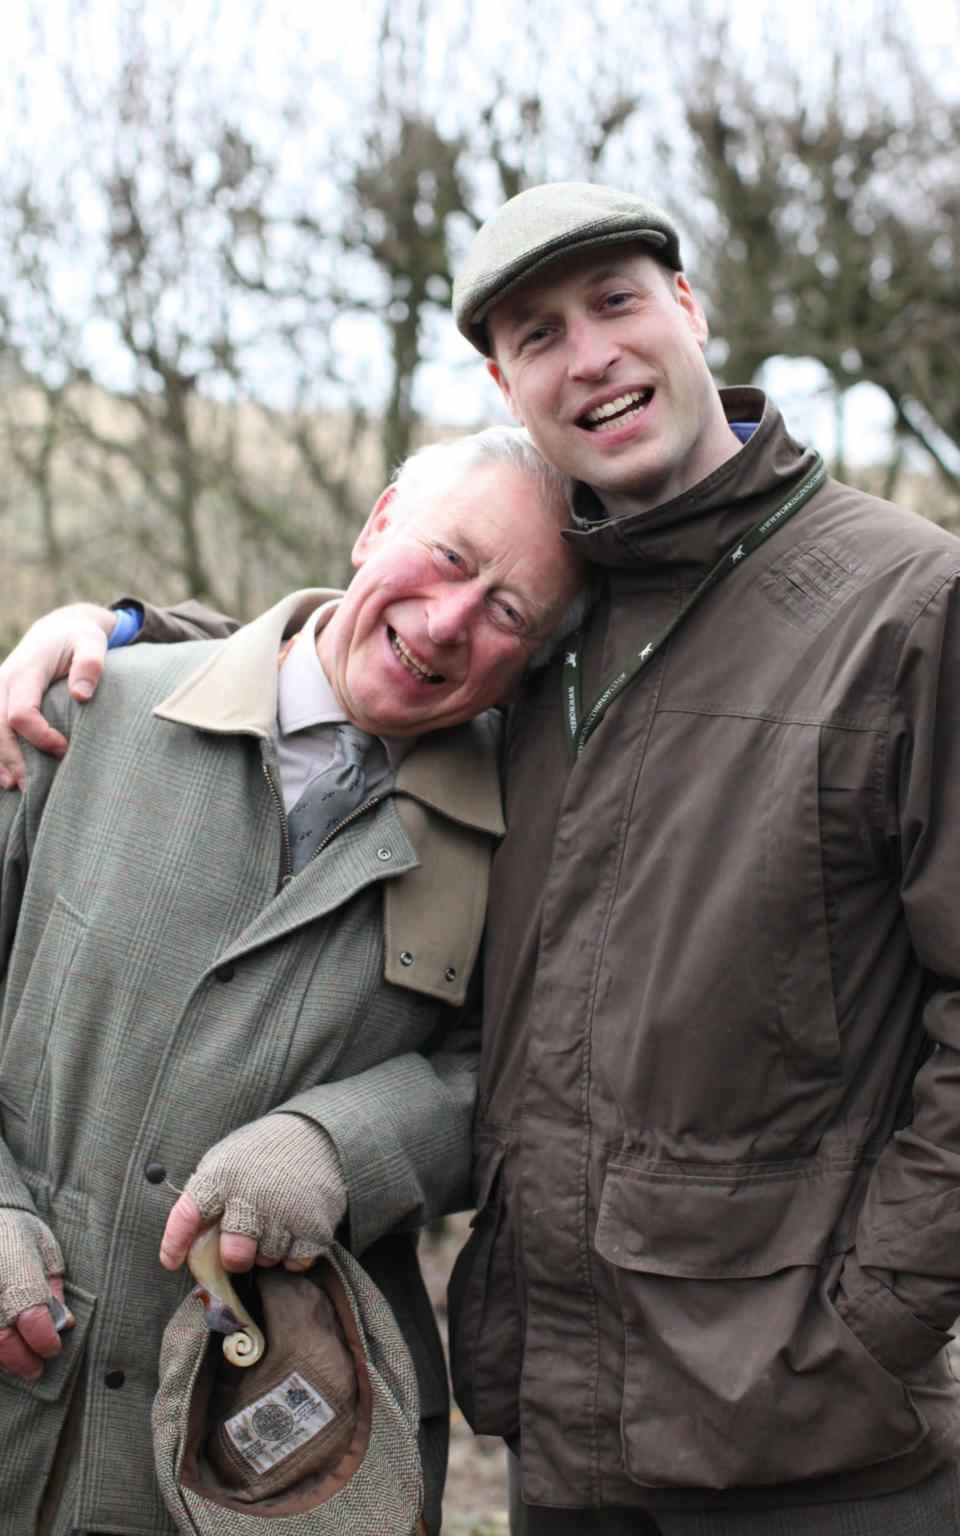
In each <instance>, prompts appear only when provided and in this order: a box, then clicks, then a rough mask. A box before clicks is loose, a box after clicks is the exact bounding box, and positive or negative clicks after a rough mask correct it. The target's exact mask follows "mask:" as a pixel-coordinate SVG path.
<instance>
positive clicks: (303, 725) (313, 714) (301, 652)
mask: <svg viewBox="0 0 960 1536" xmlns="http://www.w3.org/2000/svg"><path fill="white" fill-rule="evenodd" d="M337 606H338V605H337V603H336V602H330V603H322V604H321V605H320V607H319V608H315V609H314V611H313V613H311V615H310V617H309V618H308V619H307V621H306V623H305V624H304V626H303V628H302V629H301V630H300V632H299V634H298V635H297V636H296V637H295V639H294V642H293V644H292V645H291V647H290V649H289V651H288V652H287V655H286V658H285V660H284V662H283V665H282V666H281V668H280V676H279V678H278V681H277V725H278V727H279V730H280V734H281V736H289V735H291V734H292V733H293V732H294V731H304V730H308V729H309V728H310V727H311V726H314V725H340V724H341V723H342V722H343V721H345V720H346V721H348V720H349V716H348V715H346V714H345V713H344V711H343V709H342V707H341V705H340V703H339V701H338V699H337V696H336V694H335V693H334V691H333V689H332V687H331V686H330V682H329V680H328V678H327V674H326V673H325V672H324V670H323V667H322V666H321V665H320V657H319V656H318V655H317V629H318V628H321V629H322V628H323V626H324V625H325V624H328V623H329V621H330V619H331V618H332V617H333V614H334V613H335V611H336V609H337ZM380 740H381V741H382V742H383V745H384V747H385V749H386V753H387V761H388V763H389V764H390V768H391V770H392V771H393V772H396V770H397V769H398V768H399V766H400V764H401V763H402V762H403V759H404V758H405V757H406V755H407V753H408V752H409V751H410V749H411V748H412V747H413V746H414V744H415V742H416V737H415V736H381V737H380Z"/></svg>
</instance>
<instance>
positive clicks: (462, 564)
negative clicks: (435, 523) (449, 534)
mask: <svg viewBox="0 0 960 1536" xmlns="http://www.w3.org/2000/svg"><path fill="white" fill-rule="evenodd" d="M433 558H434V560H436V562H437V564H438V565H439V566H440V567H441V569H442V570H443V571H445V572H447V573H449V572H450V571H465V570H466V568H467V562H466V560H464V558H463V556H462V555H460V554H458V553H457V551H456V550H455V549H451V548H450V546H449V545H448V544H434V545H433Z"/></svg>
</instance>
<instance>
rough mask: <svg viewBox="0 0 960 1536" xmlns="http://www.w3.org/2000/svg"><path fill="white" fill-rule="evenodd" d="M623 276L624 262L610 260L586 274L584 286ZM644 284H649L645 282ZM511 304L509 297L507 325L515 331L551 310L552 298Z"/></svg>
mask: <svg viewBox="0 0 960 1536" xmlns="http://www.w3.org/2000/svg"><path fill="white" fill-rule="evenodd" d="M622 276H623V266H622V264H620V263H617V262H610V263H608V264H607V265H606V266H603V267H600V268H599V270H598V271H596V272H590V273H589V275H587V276H584V278H583V280H582V281H583V287H584V288H585V289H590V288H595V287H599V286H600V284H601V283H609V282H610V280H611V279H612V278H615V277H622ZM631 281H633V282H639V281H640V280H639V279H638V278H633V279H631ZM644 286H648V285H646V284H645V285H644ZM509 306H510V299H509V297H508V298H507V299H505V300H504V308H505V309H506V311H507V313H506V316H505V319H506V327H507V330H508V331H515V330H517V329H518V328H519V327H520V326H523V325H526V324H527V322H528V321H529V320H531V319H533V318H534V317H535V316H537V315H540V314H542V313H543V312H544V311H549V309H550V300H549V299H542V298H541V299H535V298H530V299H528V300H527V301H526V302H524V301H523V300H522V299H521V300H520V301H519V302H517V304H516V308H514V309H513V310H511V309H510V307H509Z"/></svg>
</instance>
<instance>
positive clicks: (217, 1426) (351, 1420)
mask: <svg viewBox="0 0 960 1536" xmlns="http://www.w3.org/2000/svg"><path fill="white" fill-rule="evenodd" d="M256 1285H257V1291H258V1296H259V1306H260V1308H261V1309H262V1316H263V1331H264V1333H265V1335H266V1344H267V1347H266V1352H265V1354H264V1355H263V1357H262V1358H261V1359H259V1360H257V1361H256V1362H255V1363H254V1364H252V1365H251V1366H249V1367H248V1368H246V1369H240V1368H238V1367H237V1366H234V1365H231V1364H230V1363H229V1362H227V1361H226V1360H225V1359H224V1355H223V1350H222V1347H221V1346H222V1339H221V1338H220V1336H219V1335H217V1334H211V1333H210V1332H209V1331H208V1327H207V1321H206V1315H205V1310H204V1306H203V1303H202V1301H201V1300H200V1299H199V1298H198V1296H197V1295H196V1293H195V1292H194V1293H191V1295H190V1296H189V1297H188V1298H187V1299H186V1301H184V1302H183V1303H182V1305H181V1306H180V1307H178V1309H177V1311H176V1312H175V1313H174V1315H173V1317H172V1318H171V1320H170V1322H169V1323H168V1324H167V1328H166V1331H165V1333H164V1336H163V1344H162V1346H161V1350H160V1373H159V1374H160V1383H159V1388H158V1391H157V1395H156V1398H155V1400H154V1405H153V1415H152V1426H153V1449H154V1462H155V1466H156V1473H157V1481H158V1483H159V1485H160V1491H161V1493H162V1494H163V1498H164V1502H165V1503H166V1505H167V1509H168V1510H169V1512H170V1515H171V1516H172V1518H173V1521H174V1524H175V1525H176V1527H177V1530H178V1531H179V1532H182V1533H184V1536H188V1533H189V1536H263V1533H264V1532H265V1531H269V1536H361V1533H362V1536H373V1533H374V1532H378V1531H389V1532H390V1536H414V1533H416V1532H419V1530H420V1528H421V1527H420V1511H421V1508H422V1503H423V1472H422V1468H421V1463H420V1454H419V1450H418V1445H417V1433H418V1430H419V1427H420V1406H419V1394H418V1391H417V1378H416V1372H415V1368H414V1364H413V1360H412V1359H411V1356H410V1352H409V1350H408V1348H407V1345H406V1343H405V1341H404V1338H403V1335H402V1334H401V1332H400V1329H399V1327H398V1324H397V1321H396V1319H395V1318H394V1315H393V1313H392V1312H391V1310H390V1308H389V1306H388V1305H387V1303H386V1301H385V1300H384V1298H383V1296H382V1295H381V1294H380V1292H379V1290H378V1289H377V1287H376V1286H375V1285H374V1282H373V1281H372V1280H371V1278H370V1276H369V1275H368V1274H367V1272H366V1271H365V1270H364V1269H363V1268H362V1267H361V1265H360V1264H358V1263H357V1261H356V1259H354V1258H353V1256H352V1255H351V1254H349V1253H347V1252H346V1250H345V1249H343V1248H340V1247H339V1246H338V1245H337V1244H336V1243H334V1244H332V1245H331V1247H330V1249H329V1250H328V1251H327V1253H326V1254H325V1255H324V1256H323V1257H322V1258H321V1259H320V1260H319V1261H318V1263H317V1265H316V1266H315V1268H314V1269H312V1270H310V1271H309V1272H308V1273H306V1274H293V1273H289V1272H288V1271H286V1270H284V1269H279V1268H278V1269H275V1270H273V1269H264V1270H262V1271H257V1278H256Z"/></svg>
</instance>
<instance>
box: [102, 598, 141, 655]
mask: <svg viewBox="0 0 960 1536" xmlns="http://www.w3.org/2000/svg"><path fill="white" fill-rule="evenodd" d="M115 612H116V615H117V622H116V624H115V625H114V626H113V634H112V635H110V636H108V638H107V650H108V651H115V650H116V649H117V647H118V646H120V645H129V644H130V641H131V640H136V638H137V636H138V635H139V633H140V631H141V629H142V628H143V614H142V613H141V612H140V610H139V609H138V608H117V609H116V610H115Z"/></svg>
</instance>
